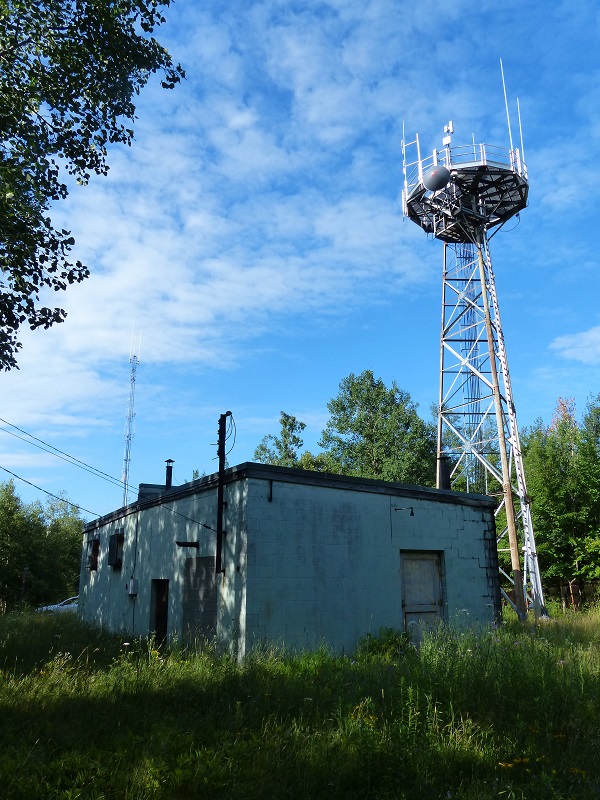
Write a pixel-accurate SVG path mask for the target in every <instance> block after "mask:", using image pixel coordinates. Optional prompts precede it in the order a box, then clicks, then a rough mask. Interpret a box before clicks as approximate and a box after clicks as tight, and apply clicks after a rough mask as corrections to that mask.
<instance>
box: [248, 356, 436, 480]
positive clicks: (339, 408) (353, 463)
mask: <svg viewBox="0 0 600 800" xmlns="http://www.w3.org/2000/svg"><path fill="white" fill-rule="evenodd" d="M327 408H328V409H329V413H330V417H329V421H328V422H327V425H326V427H325V429H324V430H323V432H322V435H321V439H320V441H319V446H320V447H321V448H323V449H322V451H321V452H320V453H317V454H313V453H310V452H308V451H305V452H303V453H301V454H300V452H299V451H300V450H301V448H302V446H303V441H302V438H301V436H300V434H301V433H302V431H303V430H304V428H305V427H306V426H305V425H304V423H303V422H300V421H299V420H297V419H296V417H294V416H291V415H290V414H286V413H285V412H283V411H282V412H281V417H280V423H281V432H280V435H279V436H278V437H277V436H273V435H271V434H269V435H268V436H265V437H264V439H263V440H262V442H261V444H260V445H259V446H258V447H257V448H256V451H255V453H254V458H255V459H256V460H257V461H262V462H264V463H267V464H276V465H278V466H286V467H300V468H302V469H310V470H316V471H320V472H332V473H337V474H339V475H354V476H358V477H363V478H377V479H379V480H385V481H400V482H404V483H414V484H420V485H432V484H433V482H434V480H435V449H436V448H435V431H434V429H433V427H432V426H431V425H428V424H427V423H425V422H424V421H423V420H422V419H421V418H420V417H419V415H418V413H417V409H416V405H415V404H414V403H413V402H412V400H411V398H410V395H409V394H408V393H407V392H404V391H403V390H402V389H400V388H399V387H398V386H397V385H396V383H395V382H393V383H392V386H391V388H388V387H387V386H386V385H385V384H384V383H383V381H382V380H381V379H376V378H375V377H374V375H373V372H372V371H371V370H365V371H364V372H362V373H361V374H360V375H354V374H352V373H351V374H350V375H349V376H348V377H347V378H344V380H343V381H342V382H341V383H340V391H339V394H338V395H337V397H335V398H333V399H332V400H331V401H330V402H329V403H328V404H327Z"/></svg>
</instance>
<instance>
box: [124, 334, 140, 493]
mask: <svg viewBox="0 0 600 800" xmlns="http://www.w3.org/2000/svg"><path fill="white" fill-rule="evenodd" d="M141 349H142V335H141V334H140V335H139V336H138V339H137V352H138V353H140V352H141ZM135 350H136V346H135V342H134V335H133V332H132V334H131V349H130V355H129V364H130V365H131V370H130V378H129V400H128V402H127V413H126V417H125V455H124V457H123V475H122V481H123V506H126V505H127V497H128V493H129V466H130V464H131V442H132V440H133V437H134V435H135V424H134V422H135V410H134V409H135V379H136V375H137V368H138V364H139V363H140V360H139V358H138V356H137V355H136V353H135Z"/></svg>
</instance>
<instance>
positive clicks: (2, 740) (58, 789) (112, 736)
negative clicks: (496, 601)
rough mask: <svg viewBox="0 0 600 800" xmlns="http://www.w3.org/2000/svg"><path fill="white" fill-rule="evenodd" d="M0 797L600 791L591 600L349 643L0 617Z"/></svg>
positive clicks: (598, 630)
mask: <svg viewBox="0 0 600 800" xmlns="http://www.w3.org/2000/svg"><path fill="white" fill-rule="evenodd" d="M0 670H1V672H0V797H2V798H27V800H35V799H36V798H61V799H63V800H67V799H68V800H73V799H74V798H86V800H87V799H88V798H89V800H100V799H101V798H102V799H104V798H127V799H129V798H131V799H132V800H133V798H135V800H144V799H145V798H160V799H161V800H162V799H163V798H164V799H165V800H166V799H167V798H169V799H170V798H175V799H177V798H186V800H187V799H188V798H204V797H206V798H241V799H244V798H248V800H250V799H251V798H307V799H310V798H344V799H345V800H351V799H352V798H390V799H391V798H398V800H400V799H401V798H403V799H405V800H412V799H413V798H415V799H416V798H419V800H421V798H425V799H426V800H428V799H429V798H431V799H432V800H437V798H440V800H442V798H443V800H447V798H462V800H487V798H503V800H512V798H526V800H536V799H537V798H540V800H541V799H542V798H544V799H546V798H548V800H550V799H552V800H568V799H569V798H573V800H575V799H576V800H587V798H590V800H592V798H594V800H596V799H597V798H598V797H600V770H599V768H598V767H596V764H597V763H598V756H599V751H600V613H598V612H589V613H586V614H580V615H571V616H568V617H564V618H561V619H557V620H552V621H551V622H548V623H544V624H542V623H540V624H538V625H532V626H529V627H525V628H524V627H522V626H520V625H516V624H513V623H508V624H507V625H506V626H505V627H504V628H502V629H500V630H481V631H479V632H476V631H467V632H464V631H463V632H457V631H453V630H451V629H447V628H442V629H440V630H438V631H436V632H434V633H432V634H431V635H429V636H426V637H425V639H424V641H423V644H422V646H421V647H420V649H419V650H418V651H417V650H416V649H414V648H413V647H412V646H411V645H410V644H409V643H408V641H407V640H406V638H405V637H404V636H403V635H402V634H397V633H394V632H391V631H385V632H382V633H381V635H380V636H378V637H368V638H367V639H366V640H365V641H364V642H363V643H362V644H361V646H360V647H359V648H358V650H357V652H356V653H355V654H354V656H353V657H334V656H332V655H331V654H330V653H329V652H328V651H327V650H326V649H321V650H319V651H317V652H312V653H305V654H302V655H296V656H292V655H288V654H286V653H284V652H282V651H279V650H265V651H263V652H257V653H255V654H253V655H251V656H250V657H248V658H247V659H246V660H245V661H244V662H243V663H242V664H238V663H236V662H235V661H234V660H232V659H231V658H228V657H226V656H223V655H219V654H218V653H217V652H216V650H215V649H214V648H211V647H198V648H196V649H194V650H192V651H184V650H182V649H178V648H177V647H173V648H171V649H166V650H159V649H157V648H155V647H154V646H153V644H152V642H139V641H137V642H131V641H127V640H124V639H123V638H119V637H114V636H108V635H106V634H101V633H99V632H97V631H95V630H91V629H89V628H86V627H84V626H82V625H81V624H80V623H78V622H77V620H74V619H72V618H68V619H65V618H64V617H61V618H52V617H42V616H40V615H4V616H2V617H0Z"/></svg>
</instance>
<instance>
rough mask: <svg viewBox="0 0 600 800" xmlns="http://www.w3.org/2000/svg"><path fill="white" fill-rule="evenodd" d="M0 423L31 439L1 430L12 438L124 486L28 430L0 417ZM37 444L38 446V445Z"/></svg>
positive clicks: (116, 484)
mask: <svg viewBox="0 0 600 800" xmlns="http://www.w3.org/2000/svg"><path fill="white" fill-rule="evenodd" d="M0 422H3V423H4V424H5V425H8V426H9V427H11V428H14V429H15V430H17V431H19V432H20V433H24V434H25V436H27V437H29V438H28V439H24V438H23V437H22V436H18V435H17V434H16V433H14V432H13V431H9V430H7V429H6V428H1V429H0V430H2V431H4V433H8V434H9V435H10V436H14V437H15V438H16V439H20V440H21V441H22V442H25V443H26V444H31V445H33V446H34V447H37V448H38V449H40V450H43V451H44V452H45V453H49V454H50V455H53V456H56V458H60V459H61V460H62V461H66V462H67V463H68V464H72V465H73V466H75V467H79V468H80V469H83V470H85V471H86V472H90V473H91V474H92V475H95V476H96V477H97V478H102V480H104V481H108V482H109V483H112V484H114V485H115V486H119V487H122V486H123V482H122V481H120V480H119V479H118V478H115V477H114V476H112V475H109V474H108V473H107V472H103V471H102V470H101V469H98V468H97V467H93V466H92V465H91V464H86V462H85V461H81V460H80V459H79V458H75V456H71V455H69V453H65V451H64V450H60V449H59V448H58V447H54V445H52V444H49V442H45V441H44V440H43V439H38V437H37V436H34V435H33V434H31V433H28V432H27V431H26V430H23V428H19V426H18V425H13V424H12V422H8V421H7V420H5V419H2V417H0ZM30 440H32V441H30ZM36 442H37V443H38V444H36ZM130 488H131V487H130Z"/></svg>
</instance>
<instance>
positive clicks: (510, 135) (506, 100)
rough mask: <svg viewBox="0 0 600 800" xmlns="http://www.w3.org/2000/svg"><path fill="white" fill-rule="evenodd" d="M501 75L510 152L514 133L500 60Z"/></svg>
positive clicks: (512, 148)
mask: <svg viewBox="0 0 600 800" xmlns="http://www.w3.org/2000/svg"><path fill="white" fill-rule="evenodd" d="M500 73H501V75H502V88H503V90H504V106H505V108H506V122H507V124H508V139H509V141H510V151H511V153H512V151H513V150H514V147H513V140H512V131H511V129H510V114H509V113H508V98H507V96H506V83H505V81H504V67H503V66H502V59H500Z"/></svg>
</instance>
